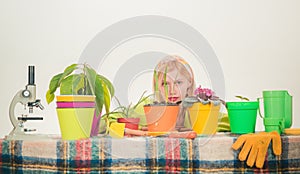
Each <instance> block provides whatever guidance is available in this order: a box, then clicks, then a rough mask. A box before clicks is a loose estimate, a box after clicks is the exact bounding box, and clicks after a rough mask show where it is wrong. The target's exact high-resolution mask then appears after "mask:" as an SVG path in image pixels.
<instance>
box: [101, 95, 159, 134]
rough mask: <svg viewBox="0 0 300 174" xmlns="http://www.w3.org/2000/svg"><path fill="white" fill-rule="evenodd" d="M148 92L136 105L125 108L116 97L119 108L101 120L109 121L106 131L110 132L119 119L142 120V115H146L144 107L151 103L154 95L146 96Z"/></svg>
mask: <svg viewBox="0 0 300 174" xmlns="http://www.w3.org/2000/svg"><path fill="white" fill-rule="evenodd" d="M145 93H146V91H144V92H143V94H142V96H141V97H140V98H139V100H138V101H137V103H136V104H134V105H133V104H132V103H130V104H129V105H128V106H123V105H122V104H121V103H120V101H119V100H118V98H117V97H114V98H115V100H116V101H117V103H118V105H119V106H118V107H116V108H115V109H113V110H112V111H111V112H108V113H106V114H105V115H103V116H102V118H101V119H105V120H107V122H106V127H107V128H106V131H108V130H109V126H110V124H111V123H113V122H117V119H118V118H140V117H141V114H142V115H144V111H143V105H144V104H148V103H149V102H150V100H149V99H150V98H151V97H152V96H153V94H150V95H148V96H145Z"/></svg>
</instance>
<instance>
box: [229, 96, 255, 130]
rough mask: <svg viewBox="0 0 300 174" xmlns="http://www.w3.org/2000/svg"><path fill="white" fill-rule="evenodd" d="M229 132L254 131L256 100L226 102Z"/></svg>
mask: <svg viewBox="0 0 300 174" xmlns="http://www.w3.org/2000/svg"><path fill="white" fill-rule="evenodd" d="M226 106H227V110H228V117H229V123H230V130H231V133H234V134H247V133H254V132H255V125H256V116H257V109H258V102H227V103H226Z"/></svg>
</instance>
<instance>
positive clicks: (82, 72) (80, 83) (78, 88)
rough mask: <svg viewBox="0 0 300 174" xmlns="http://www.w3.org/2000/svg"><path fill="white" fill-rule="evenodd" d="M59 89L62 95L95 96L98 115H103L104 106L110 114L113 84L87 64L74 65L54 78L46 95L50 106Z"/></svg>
mask: <svg viewBox="0 0 300 174" xmlns="http://www.w3.org/2000/svg"><path fill="white" fill-rule="evenodd" d="M58 88H60V95H95V96H96V113H97V115H99V114H100V113H101V111H102V108H103V105H104V106H105V110H106V112H107V113H108V112H109V108H110V101H111V98H112V96H114V87H113V85H112V83H111V82H110V81H109V80H108V79H107V78H106V77H104V76H102V75H100V74H97V72H96V71H95V70H94V69H93V68H92V67H90V66H89V65H88V64H86V63H85V64H72V65H70V66H68V67H67V68H66V69H65V70H64V71H63V72H62V73H59V74H56V75H55V76H54V77H52V79H51V80H50V84H49V89H48V91H47V93H46V100H47V103H48V104H50V103H51V102H52V101H53V100H54V98H55V92H56V90H57V89H58Z"/></svg>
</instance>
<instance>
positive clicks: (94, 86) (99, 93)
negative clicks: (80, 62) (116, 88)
mask: <svg viewBox="0 0 300 174" xmlns="http://www.w3.org/2000/svg"><path fill="white" fill-rule="evenodd" d="M85 71H86V76H87V81H88V84H89V86H90V89H91V92H92V94H93V95H95V96H96V106H97V107H96V114H97V115H99V114H100V113H101V112H102V107H103V104H104V95H103V92H104V91H103V86H102V83H101V80H100V79H99V78H96V77H97V73H96V71H95V70H94V69H92V68H89V67H87V66H86V67H85Z"/></svg>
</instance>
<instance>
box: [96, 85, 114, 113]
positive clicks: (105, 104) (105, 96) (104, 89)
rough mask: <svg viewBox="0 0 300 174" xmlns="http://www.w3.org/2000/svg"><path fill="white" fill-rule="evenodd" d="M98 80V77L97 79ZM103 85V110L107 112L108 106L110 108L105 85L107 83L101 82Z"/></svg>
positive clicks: (108, 94) (109, 97) (107, 90)
mask: <svg viewBox="0 0 300 174" xmlns="http://www.w3.org/2000/svg"><path fill="white" fill-rule="evenodd" d="M97 80H100V79H97ZM102 85H103V92H104V93H103V94H104V106H105V112H106V113H108V112H109V108H110V99H111V96H110V93H109V89H108V87H107V85H106V84H105V83H103V84H102Z"/></svg>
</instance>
